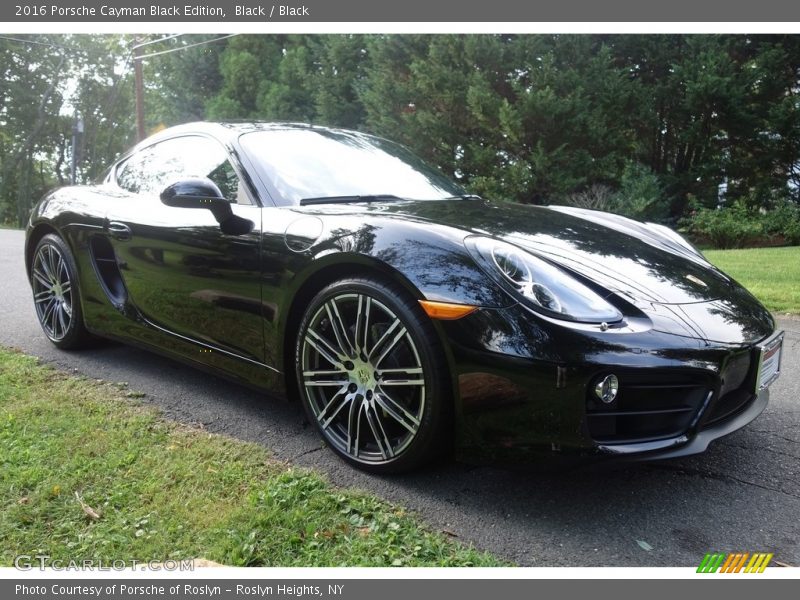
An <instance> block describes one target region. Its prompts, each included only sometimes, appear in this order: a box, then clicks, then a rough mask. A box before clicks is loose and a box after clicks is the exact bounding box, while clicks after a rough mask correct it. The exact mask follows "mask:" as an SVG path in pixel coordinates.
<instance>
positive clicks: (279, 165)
mask: <svg viewBox="0 0 800 600" xmlns="http://www.w3.org/2000/svg"><path fill="white" fill-rule="evenodd" d="M239 139H240V142H241V145H242V148H243V149H244V151H245V153H246V154H247V156H248V157H249V158H250V160H251V161H252V163H253V164H254V165H255V166H256V170H257V171H258V173H259V175H260V177H261V178H262V180H263V181H264V183H265V184H266V185H267V186H268V187H270V193H272V194H273V195H274V194H276V193H277V196H278V197H276V198H275V201H276V202H277V203H278V204H281V205H286V204H299V203H300V200H302V199H304V198H324V197H332V196H381V195H393V196H398V197H400V198H412V199H415V200H441V199H444V198H450V197H453V196H460V195H462V194H464V190H463V189H461V188H460V187H459V186H458V185H456V184H455V183H453V182H451V181H450V180H449V179H447V178H446V177H445V176H444V175H442V174H441V173H440V172H439V171H437V170H435V169H433V168H431V167H429V166H428V165H426V164H425V163H424V162H422V160H420V159H419V158H418V157H416V156H414V155H413V154H412V153H411V152H409V151H408V150H406V149H405V148H404V147H402V146H400V145H398V144H394V143H392V142H389V141H387V140H382V139H380V138H375V137H372V136H369V135H365V134H361V133H356V132H353V131H331V130H328V129H278V130H272V131H254V132H250V133H245V134H243V135H242V136H241V137H240V138H239Z"/></svg>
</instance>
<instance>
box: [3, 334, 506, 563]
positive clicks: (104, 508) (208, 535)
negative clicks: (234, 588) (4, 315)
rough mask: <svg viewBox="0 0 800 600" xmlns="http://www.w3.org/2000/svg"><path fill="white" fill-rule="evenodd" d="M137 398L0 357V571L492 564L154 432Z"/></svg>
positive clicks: (168, 428) (371, 503)
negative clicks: (206, 564) (22, 558)
mask: <svg viewBox="0 0 800 600" xmlns="http://www.w3.org/2000/svg"><path fill="white" fill-rule="evenodd" d="M136 397H137V394H136V393H134V392H131V391H127V389H126V386H124V385H120V386H116V385H112V384H108V383H106V384H100V383H98V382H95V381H92V380H86V379H80V378H76V377H67V376H66V375H63V374H60V373H58V372H56V371H54V370H52V369H50V368H47V367H42V366H38V365H37V363H36V359H34V358H31V357H26V356H22V355H20V354H16V353H13V352H9V351H7V350H3V349H0V539H2V540H3V546H2V547H0V565H3V566H10V565H11V564H12V562H13V560H14V557H15V556H16V555H18V554H31V555H33V554H46V555H49V556H50V557H51V558H52V559H53V560H61V561H65V562H66V561H69V560H82V559H94V560H104V561H110V559H112V558H120V557H122V558H125V559H127V560H133V559H135V560H139V561H150V560H155V561H162V562H163V561H165V560H167V559H171V560H176V561H180V560H187V559H191V558H201V557H202V558H206V559H209V560H214V561H216V562H221V563H223V564H227V565H232V566H248V565H252V566H306V567H307V566H351V565H352V566H356V565H358V566H393V565H398V566H399V565H409V566H472V565H478V566H492V565H498V564H502V563H501V561H499V560H497V559H496V558H494V557H492V556H490V555H487V554H485V553H482V552H478V551H476V550H473V549H472V548H468V547H466V546H464V545H461V544H457V543H453V542H452V541H450V540H449V539H447V538H446V537H445V536H444V535H443V534H440V533H435V532H432V531H430V530H428V529H427V528H425V527H424V526H423V525H421V524H420V522H419V521H418V520H417V519H416V518H415V517H413V516H411V515H409V514H407V513H406V511H405V510H404V509H402V508H400V507H397V506H392V505H390V504H387V503H386V502H383V501H381V500H379V499H377V498H375V497H374V496H371V495H369V494H365V493H362V492H354V491H349V490H342V489H337V488H334V487H332V486H331V485H330V484H329V483H327V482H325V481H324V480H323V479H322V478H321V477H320V476H319V475H316V474H314V473H311V472H308V471H305V470H299V469H291V468H287V466H286V465H285V464H283V463H279V462H277V461H274V460H271V459H270V458H269V457H268V455H267V453H266V452H265V450H264V449H263V448H262V447H260V446H258V445H256V444H250V443H246V442H241V441H238V440H233V439H231V438H226V437H223V436H219V435H212V434H209V433H208V432H206V431H204V430H203V429H198V428H192V427H188V426H180V425H177V424H175V423H170V422H167V421H164V420H162V419H160V418H159V416H158V415H157V414H156V412H155V411H154V410H151V409H147V408H145V407H143V406H141V405H140V404H138V403H137V401H136V400H135V398H136ZM76 494H77V497H76ZM81 501H82V502H83V503H85V504H86V505H88V506H89V507H91V509H92V510H93V511H94V512H95V513H96V514H97V515H99V518H92V517H91V516H90V515H89V514H87V512H85V511H84V509H83V507H82V504H81Z"/></svg>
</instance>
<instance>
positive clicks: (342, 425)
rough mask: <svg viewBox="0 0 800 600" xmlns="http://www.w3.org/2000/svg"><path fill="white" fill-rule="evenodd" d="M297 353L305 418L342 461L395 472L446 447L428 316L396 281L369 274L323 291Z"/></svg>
mask: <svg viewBox="0 0 800 600" xmlns="http://www.w3.org/2000/svg"><path fill="white" fill-rule="evenodd" d="M295 358H296V369H297V380H298V385H299V389H300V393H301V396H302V398H303V404H304V406H305V409H306V412H307V414H308V417H309V419H310V420H311V421H312V422H313V423H314V424H315V425H316V427H317V428H318V430H319V431H320V433H321V434H322V436H323V438H324V439H325V441H326V442H327V443H328V445H329V446H330V447H331V448H332V449H333V450H334V451H335V452H336V453H337V454H339V455H340V456H341V457H342V458H344V459H345V460H346V461H348V462H350V463H351V464H354V465H356V466H358V467H360V468H362V469H365V470H369V471H372V472H382V473H389V472H398V471H403V470H408V469H411V468H414V467H417V466H419V465H421V464H423V463H424V462H427V461H429V460H430V459H432V458H433V457H434V456H435V455H436V454H437V453H439V452H440V451H441V450H443V449H444V447H445V444H446V442H447V439H448V436H447V432H448V431H449V429H450V428H449V416H450V411H449V407H450V406H451V404H452V403H451V402H450V400H449V394H448V385H447V381H448V378H447V368H446V364H445V362H444V360H443V358H442V350H441V346H440V343H439V340H438V338H437V336H436V334H435V331H434V330H433V326H432V325H431V323H430V321H429V319H428V317H427V316H426V315H425V313H424V312H423V311H422V309H421V308H420V307H419V304H418V303H417V302H416V300H415V299H414V298H413V297H411V296H410V295H409V294H408V293H407V292H406V291H405V290H404V289H402V288H401V287H399V286H397V285H395V284H387V283H384V282H383V281H380V280H378V279H372V278H370V279H348V280H343V281H339V282H336V283H333V284H331V285H329V286H328V287H326V288H325V289H323V290H322V291H321V292H320V293H319V294H317V296H315V297H314V299H313V300H312V301H311V304H310V305H309V307H308V309H307V311H306V313H305V316H304V318H303V320H302V323H301V325H300V330H299V334H298V339H297V345H296V356H295Z"/></svg>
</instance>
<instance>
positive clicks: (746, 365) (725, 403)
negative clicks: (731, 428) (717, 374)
mask: <svg viewBox="0 0 800 600" xmlns="http://www.w3.org/2000/svg"><path fill="white" fill-rule="evenodd" d="M753 352H754V351H753V350H747V351H745V352H740V353H739V354H737V355H735V356H733V357H731V358H730V359H729V360H728V362H727V363H726V365H725V367H724V368H723V370H722V379H721V385H720V391H719V396H718V397H717V398H716V399H715V400H713V401H712V403H711V406H709V408H708V411H707V414H706V415H705V418H704V419H703V421H702V427H708V426H710V425H713V424H714V423H719V422H720V421H724V420H725V419H729V418H731V417H733V416H735V415H736V414H738V413H739V412H741V411H742V410H744V409H745V408H746V407H747V406H748V405H749V404H750V402H751V401H752V400H753V399H754V398H755V393H754V391H753V390H755V386H756V384H755V376H756V375H755V372H754V368H755V366H756V365H757V363H758V361H756V360H753Z"/></svg>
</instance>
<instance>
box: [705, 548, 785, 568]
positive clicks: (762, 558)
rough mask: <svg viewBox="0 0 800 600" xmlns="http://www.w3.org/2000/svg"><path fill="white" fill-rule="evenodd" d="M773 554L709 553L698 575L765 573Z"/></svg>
mask: <svg viewBox="0 0 800 600" xmlns="http://www.w3.org/2000/svg"><path fill="white" fill-rule="evenodd" d="M772 556H773V554H772V553H771V552H770V553H767V552H753V553H752V554H751V553H750V552H734V553H731V554H722V553H709V554H706V555H705V556H704V557H703V560H702V561H701V562H700V566H699V567H697V572H698V573H718V572H719V573H763V572H764V569H766V568H767V565H768V564H769V561H771V560H772Z"/></svg>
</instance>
